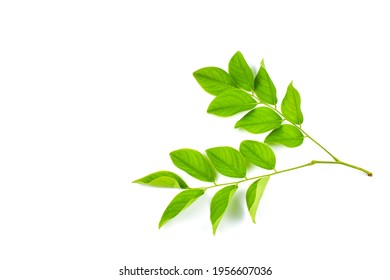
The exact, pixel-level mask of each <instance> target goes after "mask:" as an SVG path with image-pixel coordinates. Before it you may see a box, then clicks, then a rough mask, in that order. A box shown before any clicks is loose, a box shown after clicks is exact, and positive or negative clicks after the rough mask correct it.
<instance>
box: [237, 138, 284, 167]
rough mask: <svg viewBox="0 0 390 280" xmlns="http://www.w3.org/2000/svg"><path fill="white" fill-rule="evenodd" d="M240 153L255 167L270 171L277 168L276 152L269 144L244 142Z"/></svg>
mask: <svg viewBox="0 0 390 280" xmlns="http://www.w3.org/2000/svg"><path fill="white" fill-rule="evenodd" d="M240 152H241V153H242V154H243V155H244V157H245V158H246V159H247V160H249V161H250V162H251V163H253V164H254V165H257V166H259V167H262V168H264V169H268V170H271V169H274V168H275V164H276V157H275V154H274V151H272V149H271V148H270V147H269V146H268V145H267V144H264V143H261V142H258V141H253V140H244V141H242V142H241V144H240Z"/></svg>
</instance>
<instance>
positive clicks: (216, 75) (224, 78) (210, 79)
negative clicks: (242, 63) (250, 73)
mask: <svg viewBox="0 0 390 280" xmlns="http://www.w3.org/2000/svg"><path fill="white" fill-rule="evenodd" d="M193 75H194V77H195V79H196V80H197V81H198V83H199V85H200V86H201V87H202V88H203V89H204V90H205V91H207V92H208V93H210V94H213V95H218V94H220V93H221V92H223V91H225V90H226V89H231V88H236V87H237V86H236V85H235V83H234V81H233V79H232V78H231V77H230V76H229V74H228V73H227V72H226V71H225V70H222V69H221V68H218V67H205V68H202V69H199V70H197V71H195V72H194V73H193Z"/></svg>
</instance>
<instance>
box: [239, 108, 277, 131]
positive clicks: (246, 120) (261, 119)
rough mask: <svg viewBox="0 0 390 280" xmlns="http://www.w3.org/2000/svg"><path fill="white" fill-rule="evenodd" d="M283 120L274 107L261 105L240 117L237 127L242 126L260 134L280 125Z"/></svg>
mask: <svg viewBox="0 0 390 280" xmlns="http://www.w3.org/2000/svg"><path fill="white" fill-rule="evenodd" d="M282 121H283V120H282V118H281V117H280V116H279V115H278V114H277V113H275V112H274V111H273V110H272V109H270V108H267V107H259V108H256V109H253V110H252V111H250V112H249V113H247V114H246V115H245V116H244V117H243V118H242V119H240V120H239V121H238V122H237V123H236V125H235V128H238V127H241V128H243V129H245V130H247V131H249V132H251V133H255V134H258V133H264V132H267V131H270V130H272V129H275V128H278V127H280V126H281V124H282Z"/></svg>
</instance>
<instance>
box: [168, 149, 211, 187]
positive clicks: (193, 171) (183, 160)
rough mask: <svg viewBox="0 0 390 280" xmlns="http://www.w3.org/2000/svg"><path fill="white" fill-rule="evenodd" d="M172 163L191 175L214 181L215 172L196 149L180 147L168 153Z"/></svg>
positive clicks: (202, 179)
mask: <svg viewBox="0 0 390 280" xmlns="http://www.w3.org/2000/svg"><path fill="white" fill-rule="evenodd" d="M169 155H170V156H171V160H172V162H173V164H174V165H175V166H176V167H177V168H180V169H181V170H183V171H185V172H187V173H188V174H190V175H191V176H192V177H194V178H196V179H199V180H201V181H205V182H214V180H215V172H214V170H213V167H212V166H211V164H210V163H209V162H208V160H207V159H206V158H205V157H204V156H203V155H202V154H201V153H200V152H198V151H196V150H192V149H180V150H176V151H173V152H171V153H170V154H169Z"/></svg>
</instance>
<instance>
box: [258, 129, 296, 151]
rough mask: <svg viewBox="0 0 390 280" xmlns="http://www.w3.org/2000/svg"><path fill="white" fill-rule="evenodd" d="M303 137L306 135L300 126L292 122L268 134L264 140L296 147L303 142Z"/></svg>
mask: <svg viewBox="0 0 390 280" xmlns="http://www.w3.org/2000/svg"><path fill="white" fill-rule="evenodd" d="M303 138H304V136H303V134H302V132H301V131H300V130H299V129H298V128H296V127H295V126H293V125H291V124H284V125H282V126H281V127H279V128H277V129H275V130H274V131H272V132H271V133H270V134H268V136H267V137H266V138H265V140H264V142H265V143H270V144H282V145H284V146H286V147H290V148H294V147H298V146H299V145H301V144H302V143H303Z"/></svg>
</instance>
